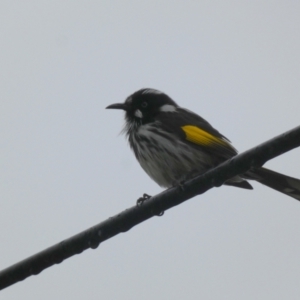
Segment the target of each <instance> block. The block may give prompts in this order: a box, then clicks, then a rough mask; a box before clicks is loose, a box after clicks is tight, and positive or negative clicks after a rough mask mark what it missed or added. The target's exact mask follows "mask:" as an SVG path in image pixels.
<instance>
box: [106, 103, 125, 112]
mask: <svg viewBox="0 0 300 300" xmlns="http://www.w3.org/2000/svg"><path fill="white" fill-rule="evenodd" d="M106 108H109V109H123V110H127V105H126V104H125V103H115V104H111V105H108V106H107V107H106Z"/></svg>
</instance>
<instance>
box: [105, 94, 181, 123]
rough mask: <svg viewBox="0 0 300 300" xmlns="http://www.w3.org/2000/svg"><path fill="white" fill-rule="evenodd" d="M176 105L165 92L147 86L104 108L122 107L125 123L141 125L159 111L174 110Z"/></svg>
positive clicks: (150, 119)
mask: <svg viewBox="0 0 300 300" xmlns="http://www.w3.org/2000/svg"><path fill="white" fill-rule="evenodd" d="M177 107H178V105H177V104H176V103H175V102H174V101H173V100H172V99H171V98H170V97H169V96H167V95H166V94H164V93H162V92H160V91H158V90H154V89H149V88H148V89H141V90H138V91H137V92H135V93H133V94H132V95H130V96H129V97H127V99H126V100H125V102H124V103H116V104H112V105H109V106H107V107H106V108H113V109H123V110H125V112H126V114H125V119H126V121H127V123H134V124H137V125H142V124H147V123H150V122H153V121H155V117H156V116H157V114H159V113H162V112H174V111H176V108H177Z"/></svg>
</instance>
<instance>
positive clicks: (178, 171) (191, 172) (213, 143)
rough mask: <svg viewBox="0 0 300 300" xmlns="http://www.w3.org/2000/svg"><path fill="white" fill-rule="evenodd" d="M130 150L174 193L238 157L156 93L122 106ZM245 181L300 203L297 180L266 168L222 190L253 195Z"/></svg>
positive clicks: (225, 141) (144, 92) (141, 95)
mask: <svg viewBox="0 0 300 300" xmlns="http://www.w3.org/2000/svg"><path fill="white" fill-rule="evenodd" d="M106 108H109V109H122V110H124V111H125V127H124V129H123V132H124V133H125V134H126V136H127V138H128V141H129V145H130V147H131V149H132V150H133V152H134V154H135V157H136V159H137V160H138V162H139V163H140V165H141V167H142V168H143V169H144V171H145V172H146V173H147V174H148V175H149V176H150V177H151V178H152V179H153V180H154V181H155V182H156V183H157V184H159V185H160V186H162V187H172V186H176V185H179V184H180V183H182V182H183V181H185V180H187V179H190V178H192V177H195V176H196V175H200V174H202V173H204V172H206V171H207V170H209V169H211V168H213V167H216V166H217V165H219V164H220V163H222V162H224V161H225V160H227V159H229V158H231V157H233V156H235V155H236V154H237V151H236V149H235V148H234V147H233V146H232V145H231V144H230V141H229V140H228V139H227V138H226V137H225V136H223V135H222V134H220V133H219V132H218V131H217V130H216V129H215V128H213V127H212V126H211V125H210V124H209V123H208V122H207V121H206V120H204V119H203V118H201V117H200V116H198V115H197V114H196V113H194V112H192V111H189V110H187V109H185V108H182V107H180V106H179V105H178V104H177V103H176V102H174V101H173V100H172V99H171V98H170V97H169V96H168V95H166V94H165V93H163V92H160V91H158V90H155V89H150V88H147V89H141V90H138V91H137V92H135V93H133V94H132V95H130V96H129V97H128V98H127V99H126V100H125V102H124V103H117V104H112V105H109V106H107V107H106ZM247 179H252V180H256V181H258V182H260V183H262V184H264V185H266V186H268V187H270V188H272V189H275V190H277V191H279V192H281V193H284V194H286V195H288V196H290V197H293V198H295V199H297V200H300V180H299V179H296V178H292V177H289V176H286V175H283V174H280V173H277V172H274V171H271V170H268V169H266V168H262V167H260V168H254V169H251V170H249V171H247V173H245V174H242V175H239V176H236V177H234V178H231V179H230V180H228V181H226V182H225V183H224V184H225V185H231V186H235V187H240V188H244V189H252V186H251V185H250V183H249V182H248V181H247Z"/></svg>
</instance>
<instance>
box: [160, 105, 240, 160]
mask: <svg viewBox="0 0 300 300" xmlns="http://www.w3.org/2000/svg"><path fill="white" fill-rule="evenodd" d="M157 120H158V121H159V122H160V124H161V126H162V127H163V129H164V130H166V131H168V132H169V133H172V134H175V135H176V136H177V137H178V138H180V139H181V140H182V141H185V142H187V143H190V144H191V145H193V147H196V148H199V150H200V149H201V150H202V151H206V152H208V153H211V154H212V155H216V156H217V157H222V158H224V159H228V158H230V157H232V156H235V155H236V154H237V151H236V149H235V148H234V147H233V146H232V145H231V144H230V141H229V140H228V139H227V138H226V137H225V136H223V135H222V134H220V133H219V132H218V131H217V130H216V129H214V128H213V127H212V126H211V125H210V124H209V123H208V122H207V121H206V120H204V119H203V118H201V117H200V116H198V115H197V114H195V113H193V112H191V111H188V110H186V109H183V108H177V112H167V113H166V112H164V113H161V114H159V115H158V116H157Z"/></svg>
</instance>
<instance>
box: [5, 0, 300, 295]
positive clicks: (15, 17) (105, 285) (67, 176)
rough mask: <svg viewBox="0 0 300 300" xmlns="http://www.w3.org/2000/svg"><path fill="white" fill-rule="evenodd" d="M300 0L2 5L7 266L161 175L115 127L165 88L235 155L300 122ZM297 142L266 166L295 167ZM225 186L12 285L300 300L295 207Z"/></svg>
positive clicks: (121, 204) (17, 290)
mask: <svg viewBox="0 0 300 300" xmlns="http://www.w3.org/2000/svg"><path fill="white" fill-rule="evenodd" d="M299 14H300V2H299V1H297V0H294V1H292V0H287V1H255V0H254V1H104V0H103V1H64V0H60V1H56V0H52V1H31V0H27V1H6V0H2V1H1V2H0V41H1V42H0V44H1V46H0V76H1V78H0V101H1V102H0V105H1V109H0V132H1V140H0V157H1V158H0V162H1V169H0V228H1V230H0V241H1V247H0V269H3V268H6V267H8V266H10V265H12V264H14V263H16V262H18V261H20V260H22V259H25V258H26V257H28V256H30V255H33V254H35V253H37V252H39V251H41V250H43V249H45V248H47V247H49V246H51V245H53V244H55V243H57V242H60V241H62V240H63V239H65V238H68V237H70V236H72V235H74V234H76V233H78V232H80V231H82V230H84V229H87V228H89V227H90V226H93V225H95V224H97V223H99V222H100V221H102V220H105V219H106V218H108V217H110V216H112V215H115V214H117V213H118V212H120V211H122V210H124V209H126V208H128V207H131V206H132V205H134V204H135V201H136V199H137V198H138V197H140V196H141V195H142V194H143V193H148V194H150V195H154V194H157V193H159V192H160V191H161V188H160V187H159V186H157V185H156V184H155V183H154V182H153V181H152V180H151V179H150V178H148V176H147V175H146V174H145V173H144V171H143V170H142V169H141V168H140V166H139V165H138V163H137V162H136V161H135V158H134V155H133V154H132V153H131V151H130V149H129V147H128V145H127V142H126V141H125V138H124V137H123V136H122V135H119V133H120V131H121V129H122V126H123V123H124V120H123V113H122V112H121V111H109V110H105V107H106V106H107V105H109V104H111V103H116V102H122V101H124V99H125V98H126V97H127V96H128V95H129V94H131V93H133V92H134V91H136V90H137V89H140V88H143V87H151V88H156V89H160V90H162V91H164V92H165V93H167V94H168V95H170V96H171V97H172V98H173V99H174V100H175V101H176V102H177V103H179V104H180V105H181V106H184V107H186V108H188V109H190V110H193V111H195V112H197V113H198V114H199V115H201V116H202V117H204V118H205V119H207V120H208V121H209V122H210V123H211V124H212V125H213V126H214V127H215V128H217V129H219V131H221V133H222V134H224V135H225V136H226V137H228V138H229V139H230V140H231V141H232V142H233V144H234V146H235V147H236V148H237V149H239V150H240V151H244V150H247V149H249V148H251V147H254V146H256V145H258V144H260V143H262V142H264V141H266V140H268V139H270V138H272V137H274V136H276V135H278V134H281V133H283V132H285V131H287V130H289V129H292V128H294V127H296V126H298V125H299V124H300V113H299V112H300V55H299V54H300V18H299ZM299 156H300V149H295V150H293V151H291V152H289V153H287V154H284V155H282V156H281V157H278V158H276V159H274V160H272V161H270V162H268V163H267V164H266V166H267V167H269V168H272V169H274V170H276V171H279V172H282V173H285V174H288V175H290V176H294V177H298V178H300V159H299ZM253 186H254V190H253V191H248V190H241V189H237V188H233V187H221V188H216V189H213V190H210V191H208V192H207V193H205V194H204V195H201V196H198V197H196V198H194V199H192V200H190V201H188V202H186V203H184V204H182V205H180V206H177V207H175V208H173V209H171V210H169V211H167V212H166V213H165V215H164V216H163V217H160V218H158V217H156V218H152V219H150V220H148V221H147V222H145V223H143V224H141V225H139V226H137V227H135V228H133V229H132V230H130V231H129V232H126V233H124V234H121V235H118V236H116V237H114V238H112V239H110V240H109V241H107V242H104V243H103V244H101V245H100V246H99V248H98V249H96V250H87V251H85V252H83V253H82V254H80V255H77V256H74V257H72V258H70V259H68V260H66V261H64V262H63V263H62V264H59V265H55V266H54V267H51V268H49V269H46V270H45V271H43V272H42V273H40V274H39V275H38V276H32V277H30V278H28V279H26V280H25V281H23V282H20V283H17V284H15V285H13V286H11V287H9V288H7V289H5V290H4V291H2V292H1V295H0V298H1V299H6V300H15V299H33V300H36V299H44V300H48V299H74V300H77V299H91V300H94V299H107V300H110V299H124V300H127V299H128V300H129V299H141V300H144V299H145V300H148V299H175V300H177V299H178V300H181V299H209V300H214V299H243V300H244V299H246V300H247V299H249V300H250V299H264V300H269V299H272V300H274V299H299V298H300V284H299V278H300V256H299V250H300V203H299V202H297V201H296V200H294V199H292V198H289V197H287V196H285V195H283V194H280V193H278V192H276V191H273V190H271V189H269V188H267V187H264V186H261V185H259V184H258V183H253Z"/></svg>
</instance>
